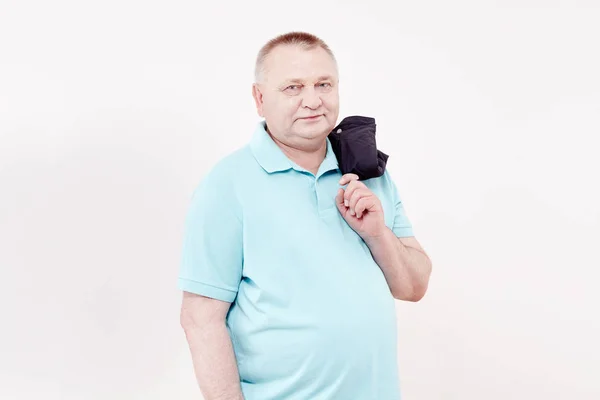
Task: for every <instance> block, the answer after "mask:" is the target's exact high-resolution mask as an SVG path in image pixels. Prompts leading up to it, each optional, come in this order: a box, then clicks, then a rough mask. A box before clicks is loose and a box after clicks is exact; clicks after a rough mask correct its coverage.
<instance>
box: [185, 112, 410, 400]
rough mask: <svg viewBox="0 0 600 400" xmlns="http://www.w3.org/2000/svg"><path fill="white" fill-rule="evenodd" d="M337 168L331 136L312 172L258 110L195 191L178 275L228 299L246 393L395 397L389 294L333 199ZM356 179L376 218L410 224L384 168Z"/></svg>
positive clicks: (334, 399)
mask: <svg viewBox="0 0 600 400" xmlns="http://www.w3.org/2000/svg"><path fill="white" fill-rule="evenodd" d="M340 178H341V172H340V170H339V168H338V163H337V160H336V157H335V154H334V153H333V150H332V147H331V143H329V140H328V141H327V154H326V157H325V159H324V161H323V162H322V164H321V166H320V168H319V171H318V173H317V175H316V176H315V175H313V174H312V173H311V172H309V171H307V170H305V169H304V168H302V167H300V166H298V165H296V164H295V163H293V162H292V161H290V160H289V159H288V158H287V157H286V156H285V155H284V153H283V152H282V151H281V150H280V149H279V147H278V146H277V145H276V144H275V142H273V140H272V139H271V137H270V136H269V135H268V133H267V132H266V131H265V125H264V122H260V123H259V124H258V126H257V129H256V131H255V133H254V136H253V137H252V140H251V141H250V143H249V144H248V145H246V146H245V147H243V148H241V149H239V150H237V151H235V152H233V153H231V154H229V155H228V156H226V157H225V158H223V159H222V160H220V161H219V162H218V163H217V164H216V165H215V166H214V167H213V168H212V169H211V170H210V171H209V172H208V173H207V174H206V175H205V176H204V177H203V179H202V181H201V183H200V184H199V186H198V187H197V189H196V190H195V192H194V195H193V198H192V201H191V205H190V208H189V213H188V216H187V220H186V231H185V238H184V245H183V257H182V263H181V267H180V274H179V281H178V282H179V283H178V285H179V288H180V289H182V290H184V291H188V292H192V293H197V294H200V295H204V296H207V297H211V298H215V299H219V300H223V301H227V302H232V305H231V308H230V311H229V313H228V315H227V328H228V330H229V333H230V336H231V340H232V343H233V348H234V351H235V356H236V360H237V364H238V369H239V373H240V380H241V386H242V391H243V394H244V397H245V399H246V400H287V399H290V400H321V399H322V400H397V399H399V398H400V393H399V378H398V367H397V346H396V345H397V335H396V313H395V307H394V299H393V297H392V295H391V293H390V289H389V288H388V285H387V283H386V281H385V278H384V275H383V273H382V272H381V270H380V268H379V266H378V265H377V264H376V263H375V261H374V260H373V257H372V256H371V254H370V252H369V249H368V247H367V246H366V244H365V242H364V241H363V240H362V239H361V238H360V236H358V235H357V234H356V233H355V232H354V231H353V230H352V229H351V228H350V227H349V226H348V224H347V223H346V222H345V220H344V219H343V218H342V216H341V215H340V213H339V211H338V210H337V207H336V205H335V196H336V193H337V190H338V188H340V186H339V184H338V181H339V180H340ZM364 182H365V184H366V185H367V186H368V187H369V188H370V189H371V190H372V191H373V192H374V193H375V194H376V195H377V196H378V197H379V199H380V200H381V202H382V204H383V208H384V216H385V222H386V225H387V226H388V227H389V228H390V229H392V230H393V232H394V233H395V234H396V236H398V237H407V236H412V235H413V232H412V227H411V224H410V222H409V220H408V219H407V217H406V215H405V212H404V209H403V206H402V202H401V201H400V197H399V195H398V191H397V188H396V186H395V184H394V182H393V181H392V180H391V178H390V175H389V173H387V172H386V173H385V174H384V175H383V176H382V177H379V178H373V179H369V180H367V181H364Z"/></svg>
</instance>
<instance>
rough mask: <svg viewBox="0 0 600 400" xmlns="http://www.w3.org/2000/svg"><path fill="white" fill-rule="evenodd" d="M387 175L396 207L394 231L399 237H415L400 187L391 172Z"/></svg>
mask: <svg viewBox="0 0 600 400" xmlns="http://www.w3.org/2000/svg"><path fill="white" fill-rule="evenodd" d="M385 174H386V176H387V181H388V184H389V185H390V187H391V190H392V202H393V205H394V223H393V227H392V231H393V232H394V234H395V235H396V236H397V237H410V236H414V232H413V227H412V224H411V222H410V220H409V219H408V216H407V215H406V211H405V209H404V205H403V204H402V200H401V199H400V194H399V193H398V187H397V186H396V184H395V183H394V181H393V179H392V177H391V176H390V174H389V172H387V171H386V172H385Z"/></svg>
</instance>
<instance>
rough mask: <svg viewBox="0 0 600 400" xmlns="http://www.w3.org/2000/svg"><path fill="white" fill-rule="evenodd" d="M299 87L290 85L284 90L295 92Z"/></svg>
mask: <svg viewBox="0 0 600 400" xmlns="http://www.w3.org/2000/svg"><path fill="white" fill-rule="evenodd" d="M299 87H300V86H298V85H290V86H288V87H286V88H285V89H286V90H288V89H289V90H296V89H298V88H299Z"/></svg>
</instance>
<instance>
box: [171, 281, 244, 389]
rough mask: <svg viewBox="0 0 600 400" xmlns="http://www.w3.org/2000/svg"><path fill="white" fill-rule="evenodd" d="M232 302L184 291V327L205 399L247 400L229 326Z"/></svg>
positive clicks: (182, 306)
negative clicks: (241, 384) (228, 314)
mask: <svg viewBox="0 0 600 400" xmlns="http://www.w3.org/2000/svg"><path fill="white" fill-rule="evenodd" d="M230 305H231V303H228V302H225V301H221V300H216V299H212V298H209V297H204V296H199V295H196V294H193V293H189V292H185V291H184V292H183V301H182V305H181V318H180V319H181V326H182V328H183V330H184V331H185V336H186V338H187V341H188V344H189V347H190V351H191V354H192V362H193V364H194V371H195V374H196V380H197V381H198V385H199V386H200V391H201V392H202V395H203V396H204V399H205V400H243V399H244V397H243V395H242V389H241V386H240V377H239V372H238V368H237V363H236V360H235V354H234V352H233V346H232V344H231V338H230V337H229V332H228V331H227V327H226V325H225V317H226V315H227V312H228V310H229V307H230Z"/></svg>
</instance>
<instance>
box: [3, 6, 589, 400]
mask: <svg viewBox="0 0 600 400" xmlns="http://www.w3.org/2000/svg"><path fill="white" fill-rule="evenodd" d="M599 20H600V5H599V3H598V2H596V1H593V0H590V1H550V0H545V1H542V0H539V1H535V0H519V1H517V0H512V1H482V0H478V1H475V0H472V1H467V0H461V1H453V2H448V1H432V0H428V1H418V2H417V1H411V2H409V1H401V2H389V3H388V2H387V1H383V0H381V1H375V0H370V1H367V2H365V1H345V2H342V1H338V2H333V1H330V2H324V1H304V2H296V3H289V2H279V1H270V2H267V1H252V2H242V1H238V2H237V3H236V4H223V5H215V4H212V5H209V4H202V2H199V1H163V2H156V1H155V2H149V1H133V0H119V1H114V0H113V1H103V2H87V1H66V0H56V1H52V2H48V1H37V2H34V1H6V0H1V1H0V268H1V270H0V273H1V275H0V276H1V278H0V321H1V326H0V398H2V399H7V400H9V399H10V400H26V399H27V400H29V399H38V398H44V399H48V400H54V399H69V400H71V399H77V400H80V399H85V400H88V399H89V400H96V399H111V400H120V399H127V400H129V399H136V400H137V399H143V400H155V399H198V398H199V392H198V389H197V387H196V383H195V381H194V377H193V371H192V366H191V361H190V356H189V353H188V349H187V345H186V343H185V338H184V336H183V332H182V331H181V329H180V327H179V320H178V318H179V309H178V307H179V302H180V293H179V292H178V291H177V289H176V275H177V268H178V261H179V251H180V245H181V238H182V225H183V218H184V214H185V211H186V208H187V205H188V201H189V197H190V195H191V191H192V190H193V188H194V187H195V185H196V184H197V182H198V180H199V178H200V176H201V175H202V174H203V173H204V171H206V169H207V168H209V167H210V166H211V165H212V163H213V162H215V161H216V160H217V159H219V158H220V157H222V156H224V155H225V154H227V153H228V152H230V151H232V150H234V149H236V148H237V147H239V146H241V145H243V144H245V143H246V141H247V140H248V139H249V137H250V135H251V133H252V130H253V128H254V124H255V123H256V121H257V120H258V117H257V115H256V113H255V110H254V108H253V107H254V106H253V102H252V98H251V92H250V85H251V80H252V67H253V62H254V57H255V54H256V52H257V51H258V49H259V47H260V46H261V45H262V44H263V43H264V42H265V41H266V40H268V39H270V38H271V37H273V36H275V35H277V34H279V33H283V32H286V31H290V30H296V29H298V30H307V31H310V32H313V33H315V34H317V35H320V36H321V37H322V38H323V39H325V40H326V41H327V42H329V44H330V45H331V47H332V48H333V50H334V51H335V52H336V54H337V57H338V59H339V63H340V67H341V79H342V81H341V84H342V89H341V99H342V108H341V114H340V117H343V116H346V115H350V114H362V115H371V116H374V117H375V118H376V120H377V123H378V140H379V142H378V143H379V146H380V148H381V149H382V150H384V151H386V152H387V153H389V154H391V158H390V163H389V168H390V169H391V171H392V173H393V174H394V176H395V178H396V181H397V183H398V186H399V188H400V190H401V195H402V197H403V199H404V202H405V206H406V208H407V211H408V213H409V216H410V218H411V220H412V222H413V224H414V226H415V231H416V234H417V238H418V239H419V240H420V241H421V243H422V244H423V245H424V247H425V248H426V250H427V251H428V252H429V254H430V256H431V258H432V259H433V262H434V274H433V276H432V279H431V285H430V289H429V293H428V295H427V296H426V298H425V299H424V300H422V301H421V302H420V303H417V304H408V303H399V304H398V310H399V325H400V328H401V329H400V337H399V340H400V347H401V353H400V355H399V359H400V363H401V370H402V378H401V379H402V384H403V393H404V398H405V399H407V400H413V399H414V400H416V399H419V400H423V399H427V400H435V399H444V400H484V399H485V400H500V399H502V400H505V399H513V400H514V399H519V400H520V399H523V400H525V399H527V400H529V399H544V400H558V399H578V400H583V399H590V400H591V399H598V398H600V378H599V376H600V345H599V344H598V338H600V323H599V314H600V312H599V304H600V294H599V291H598V290H597V286H598V278H599V277H600V274H599V273H598V271H599V269H600V257H599V255H598V241H599V240H600V233H599V231H600V212H599V209H600V207H599V203H600V190H599V186H600V185H599V183H598V182H599V180H600V179H599V177H598V175H599V171H600V162H599V161H598V158H597V153H598V149H599V146H598V135H599V134H600V114H599V112H600V78H599V73H598V71H600V55H599V45H598V39H599V38H600V24H598V21H599ZM350 400H352V399H350ZM357 400H362V399H357ZM382 400H383V399H382Z"/></svg>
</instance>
